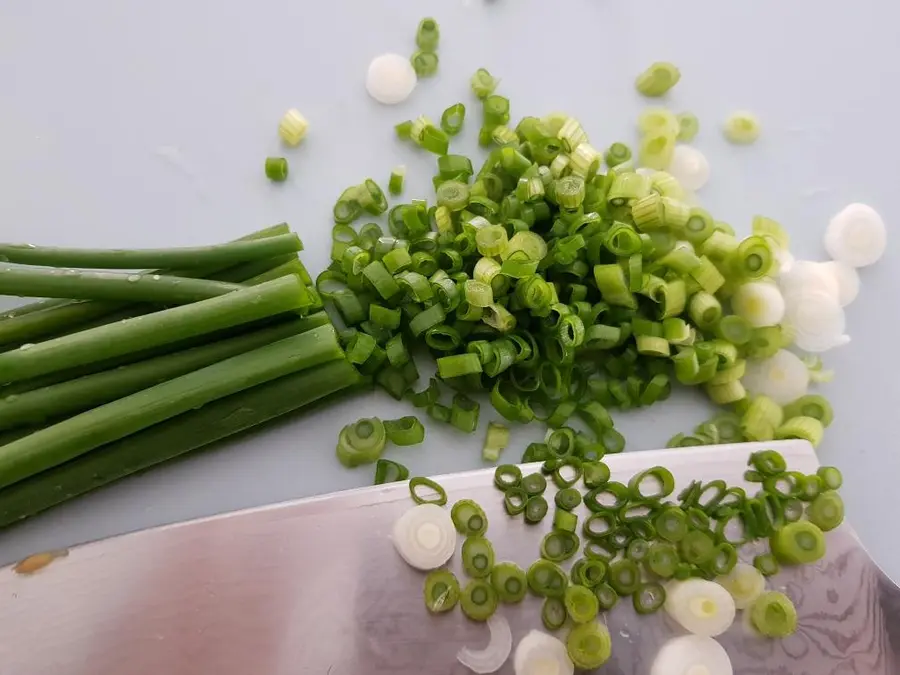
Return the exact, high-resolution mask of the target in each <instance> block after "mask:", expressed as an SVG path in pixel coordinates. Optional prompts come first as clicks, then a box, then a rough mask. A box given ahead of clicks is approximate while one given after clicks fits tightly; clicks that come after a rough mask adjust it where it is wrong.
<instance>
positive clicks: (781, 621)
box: [750, 591, 797, 638]
mask: <svg viewBox="0 0 900 675" xmlns="http://www.w3.org/2000/svg"><path fill="white" fill-rule="evenodd" d="M750 621H751V623H752V624H753V627H754V628H756V630H758V631H759V632H760V633H762V634H763V635H765V636H766V637H771V638H784V637H787V636H788V635H791V634H793V633H794V631H796V630H797V609H796V608H795V607H794V603H793V602H791V599H790V598H789V597H787V596H786V595H785V594H784V593H780V592H778V591H767V592H765V593H763V594H762V595H760V596H759V597H758V598H757V599H756V600H755V601H754V603H753V605H751V607H750Z"/></svg>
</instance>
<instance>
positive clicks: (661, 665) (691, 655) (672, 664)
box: [650, 635, 734, 675]
mask: <svg viewBox="0 0 900 675" xmlns="http://www.w3.org/2000/svg"><path fill="white" fill-rule="evenodd" d="M701 673H702V675H734V669H733V668H732V666H731V659H730V658H728V652H726V651H725V648H724V647H722V645H720V644H719V643H718V642H716V641H715V640H713V639H712V638H708V637H701V636H699V635H682V636H680V637H675V638H672V639H670V640H669V641H668V642H666V643H665V644H664V645H663V646H662V647H660V649H659V651H658V652H657V653H656V658H655V659H654V660H653V665H652V666H650V675H695V674H697V675H700V674H701Z"/></svg>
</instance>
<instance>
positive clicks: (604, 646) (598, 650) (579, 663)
mask: <svg viewBox="0 0 900 675" xmlns="http://www.w3.org/2000/svg"><path fill="white" fill-rule="evenodd" d="M566 652H568V654H569V658H570V659H572V663H574V664H575V667H576V668H581V669H583V670H592V669H594V668H599V667H600V666H602V665H603V664H604V663H606V662H607V661H608V660H609V657H610V656H611V655H612V640H611V639H610V636H609V630H607V628H606V626H603V625H602V624H599V623H597V622H595V621H591V622H588V623H581V624H577V625H576V626H575V627H574V628H572V630H571V631H569V636H568V637H567V638H566Z"/></svg>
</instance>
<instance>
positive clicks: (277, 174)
mask: <svg viewBox="0 0 900 675" xmlns="http://www.w3.org/2000/svg"><path fill="white" fill-rule="evenodd" d="M287 177H288V161H287V160H286V159H285V158H284V157H266V178H268V179H269V180H273V181H276V182H281V181H283V180H285V179H287Z"/></svg>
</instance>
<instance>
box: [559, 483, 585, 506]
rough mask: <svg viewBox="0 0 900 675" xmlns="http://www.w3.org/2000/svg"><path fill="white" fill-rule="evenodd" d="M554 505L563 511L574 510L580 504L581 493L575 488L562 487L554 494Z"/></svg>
mask: <svg viewBox="0 0 900 675" xmlns="http://www.w3.org/2000/svg"><path fill="white" fill-rule="evenodd" d="M554 501H555V502H556V506H557V507H559V508H560V509H563V510H565V511H574V510H575V509H576V508H577V507H578V505H579V504H581V493H580V492H579V491H578V490H576V489H575V488H571V487H570V488H564V489H562V490H559V491H558V492H557V493H556V495H555V496H554Z"/></svg>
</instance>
